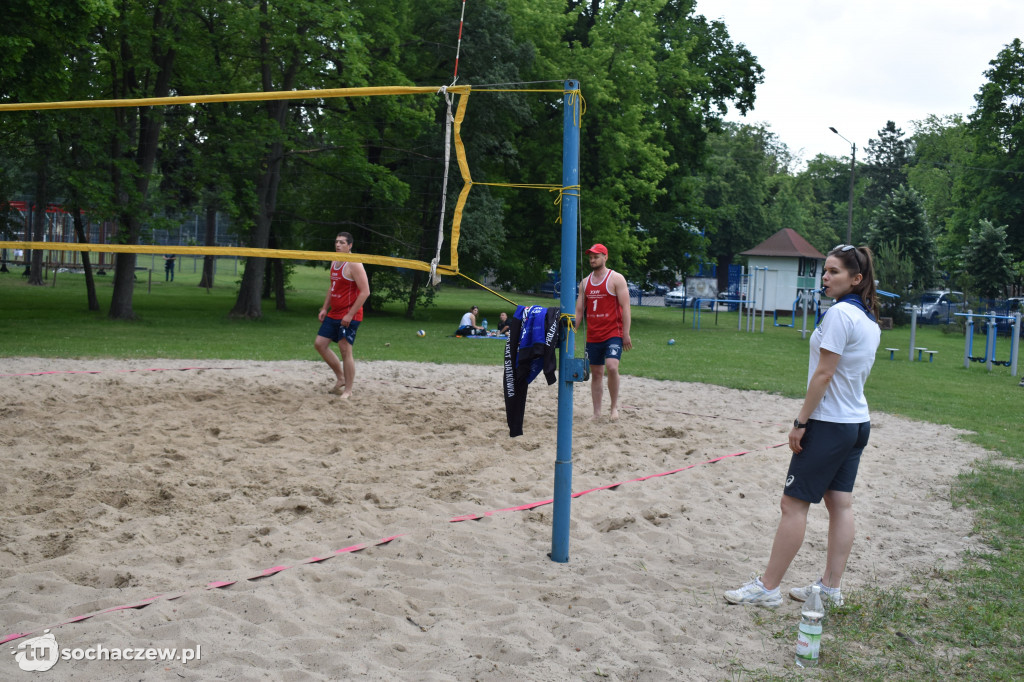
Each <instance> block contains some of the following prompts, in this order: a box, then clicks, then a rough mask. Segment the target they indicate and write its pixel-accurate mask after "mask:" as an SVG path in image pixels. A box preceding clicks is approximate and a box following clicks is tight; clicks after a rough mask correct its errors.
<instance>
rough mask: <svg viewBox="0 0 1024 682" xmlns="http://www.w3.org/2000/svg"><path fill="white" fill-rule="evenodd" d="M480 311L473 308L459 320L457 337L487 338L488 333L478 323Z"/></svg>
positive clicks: (456, 331)
mask: <svg viewBox="0 0 1024 682" xmlns="http://www.w3.org/2000/svg"><path fill="white" fill-rule="evenodd" d="M479 312H480V309H479V308H477V307H476V306H473V307H472V308H470V309H469V311H468V312H466V313H465V314H464V315H463V316H462V319H461V320H459V328H458V329H456V330H455V336H486V335H487V332H486V331H485V330H484V328H483V327H480V326H478V325H477V323H476V316H477V313H479Z"/></svg>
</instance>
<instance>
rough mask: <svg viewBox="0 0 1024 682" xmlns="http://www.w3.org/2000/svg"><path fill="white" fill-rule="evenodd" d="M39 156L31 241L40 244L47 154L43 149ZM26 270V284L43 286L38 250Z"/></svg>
mask: <svg viewBox="0 0 1024 682" xmlns="http://www.w3.org/2000/svg"><path fill="white" fill-rule="evenodd" d="M39 154H40V156H41V159H40V162H39V165H38V166H37V167H36V196H35V209H34V211H33V212H32V241H34V242H41V241H44V239H45V237H46V201H47V197H46V157H47V156H48V153H47V152H46V150H45V147H44V148H41V149H40V150H39ZM30 263H31V264H30V265H29V270H28V283H29V284H34V285H36V286H42V285H43V252H42V251H41V250H39V249H35V250H33V251H32V257H31V259H30Z"/></svg>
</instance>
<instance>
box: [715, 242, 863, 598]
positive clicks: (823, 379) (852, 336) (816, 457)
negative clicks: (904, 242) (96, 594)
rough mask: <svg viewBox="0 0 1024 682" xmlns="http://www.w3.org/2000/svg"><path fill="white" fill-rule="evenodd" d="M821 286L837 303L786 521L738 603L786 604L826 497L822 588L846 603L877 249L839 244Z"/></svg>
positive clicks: (811, 371) (819, 343) (805, 413)
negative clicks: (790, 572)
mask: <svg viewBox="0 0 1024 682" xmlns="http://www.w3.org/2000/svg"><path fill="white" fill-rule="evenodd" d="M822 283H823V284H824V285H825V286H824V287H823V292H824V293H825V295H826V296H829V297H830V298H832V299H834V300H835V303H833V304H832V307H830V308H829V309H828V311H827V312H826V314H825V316H824V317H823V318H822V319H821V321H820V322H819V324H818V325H817V327H816V328H815V330H814V333H813V334H812V335H811V343H810V362H809V368H808V379H807V396H806V397H805V398H804V403H803V406H802V407H801V408H800V413H799V414H798V415H797V418H796V420H795V421H794V422H793V429H792V430H791V431H790V432H789V447H790V449H791V450H792V451H793V456H792V458H791V460H790V464H789V471H788V472H787V474H786V485H785V488H784V490H783V494H782V504H781V506H782V519H781V520H780V521H779V527H778V529H777V530H776V531H775V541H774V543H773V544H772V552H771V555H770V557H769V559H768V566H767V568H766V569H765V571H764V574H763V575H761V576H759V577H756V578H754V579H753V580H752V581H750V582H749V583H747V584H746V585H743V586H742V587H740V588H738V589H736V590H729V591H727V592H725V599H726V601H728V602H730V603H732V604H752V605H757V606H779V605H780V604H782V594H781V592H780V590H779V586H780V584H781V583H782V579H783V577H784V576H785V574H786V570H787V569H788V568H789V564H790V563H791V562H792V561H793V558H794V557H795V556H796V553H797V551H799V549H800V546H801V545H802V544H803V541H804V531H805V529H806V527H807V511H808V509H809V508H810V506H811V505H812V504H817V503H819V502H821V500H822V498H824V500H825V508H826V509H827V510H828V550H827V554H826V557H825V570H824V572H823V573H822V575H821V577H820V578H819V579H818V581H817V583H816V584H819V585H821V597H822V600H824V601H825V602H827V603H832V604H835V605H841V604H842V603H843V596H842V593H841V592H840V582H841V580H842V577H843V572H844V571H845V570H846V561H847V559H848V558H849V556H850V549H851V548H852V547H853V537H854V520H853V507H852V502H853V484H854V481H855V480H856V478H857V467H858V466H859V464H860V455H861V452H863V450H864V446H865V445H867V443H868V436H869V435H870V433H871V422H870V415H869V413H868V404H867V401H866V400H865V399H864V382H865V381H867V378H868V374H870V372H871V366H872V365H873V364H874V362H875V351H876V350H877V349H878V342H879V340H880V338H881V332H880V330H879V327H878V323H877V321H876V319H877V314H876V313H877V294H876V290H875V270H874V264H873V262H872V255H871V250H870V249H869V248H867V247H866V246H860V247H855V246H852V245H850V244H841V245H839V246H837V247H836V248H834V249H832V250H831V251H829V253H828V257H827V258H826V259H825V268H824V272H823V274H822ZM812 587H813V584H812V585H810V586H806V587H803V586H802V587H794V588H793V589H791V590H790V591H789V594H790V596H791V597H792V598H794V599H796V600H798V601H804V600H805V599H807V597H808V596H810V593H811V588H812Z"/></svg>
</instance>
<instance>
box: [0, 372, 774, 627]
mask: <svg viewBox="0 0 1024 682" xmlns="http://www.w3.org/2000/svg"><path fill="white" fill-rule="evenodd" d="M201 369H220V370H229V369H242V368H241V367H154V368H149V369H119V370H59V371H46V372H25V373H21V374H0V377H14V376H42V375H46V374H101V373H104V372H123V373H124V372H186V371H191V370H201ZM415 388H419V387H415ZM683 414H690V413H688V412H684V413H683ZM694 416H699V415H694ZM783 445H787V443H778V444H776V445H769V446H767V447H764V448H761V449H762V450H772V449H774V448H779V447H782V446H783ZM751 452H754V451H753V450H743V451H741V452H734V453H732V454H728V455H722V456H721V457H715V458H713V459H709V460H705V461H703V462H697V463H695V464H688V465H687V466H684V467H679V468H678V469H672V470H670V471H662V472H660V473H657V474H649V475H647V476H641V477H639V478H632V479H629V480H627V481H620V482H619V483H610V484H608V485H603V486H599V487H597V488H591V489H589V490H582V491H580V492H576V493H572V497H573V498H577V497H582V496H583V495H588V494H590V493H594V492H597V491H599V490H613V489H615V488H618V487H619V486H620V485H624V484H626V483H640V482H643V481H647V480H649V479H652V478H660V477H662V476H670V475H672V474H677V473H679V472H680V471H686V470H687V469H693V468H694V467H698V466H703V465H705V464H715V463H717V462H721V461H722V460H725V459H730V458H733V457H741V456H742V455H746V454H749V453H751ZM552 502H554V499H547V500H540V501H537V502H529V503H527V504H521V505H516V506H514V507H506V508H504V509H495V510H492V511H487V512H484V513H483V514H464V515H462V516H456V517H454V518H451V519H449V520H448V522H449V523H458V522H460V521H476V520H479V519H482V518H485V517H488V516H493V515H495V514H500V513H502V512H510V511H528V510H530V509H536V508H537V507H543V506H545V505H549V504H551V503H552ZM403 535H404V534H401V533H400V534H398V535H392V536H389V537H386V538H382V539H380V540H378V541H377V542H375V543H372V546H377V547H379V546H381V545H386V544H388V543H390V542H391V541H393V540H396V539H397V538H400V537H402V536H403ZM370 546H371V545H368V544H365V543H360V544H356V545H350V546H348V547H343V548H341V549H336V550H334V551H333V552H332V553H331V554H329V555H327V556H323V557H320V556H312V557H309V558H307V559H304V560H302V561H300V562H298V564H297V565H305V564H314V563H320V562H323V561H326V560H327V559H330V558H331V557H334V556H337V555H339V554H346V553H355V552H360V551H362V550H364V549H366V548H367V547H370ZM289 568H293V566H273V567H271V568H265V569H263V570H262V571H260V572H259V573H257V574H256V575H254V576H250V577H248V578H243V580H247V581H252V580H260V579H262V578H267V577H270V576H273V575H277V574H278V573H280V572H282V571H286V570H288V569H289ZM238 582H240V581H238V580H215V581H211V582H209V583H207V584H206V588H205V589H207V590H213V589H223V588H225V587H230V586H231V585H235V584H237V583H238ZM186 594H188V593H187V592H178V593H174V594H167V595H164V594H158V595H156V596H155V597H149V598H147V599H143V600H141V601H138V602H135V603H133V604H123V605H121V606H112V607H110V608H107V609H102V610H100V611H95V612H93V613H89V614H85V615H81V616H75V617H74V618H71V619H69V620H66V621H63V622H61V623H58V624H57V625H52V626H49V628H40V629H43V630H45V629H52V628H54V627H60V626H62V625H69V624H71V623H78V622H81V621H84V620H88V619H90V618H93V617H95V616H99V615H102V614H104V613H112V612H114V611H124V610H128V609H142V608H145V607H147V606H149V605H150V604H152V603H154V602H156V601H159V600H164V601H172V600H174V599H178V598H179V597H183V596H184V595H186ZM40 629H37V630H33V631H29V632H15V633H11V634H8V635H6V636H4V638H3V639H0V644H6V643H7V642H13V641H15V640H18V639H21V638H23V637H28V636H29V635H31V634H34V633H35V632H38V631H39V630H40Z"/></svg>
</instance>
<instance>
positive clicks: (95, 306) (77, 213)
mask: <svg viewBox="0 0 1024 682" xmlns="http://www.w3.org/2000/svg"><path fill="white" fill-rule="evenodd" d="M71 196H72V200H71V215H72V219H73V220H74V223H75V236H76V237H78V243H79V244H88V243H89V235H87V234H86V233H85V226H84V225H82V210H81V207H80V205H79V201H78V197H77V193H76V192H74V191H72V193H71ZM82 268H84V269H85V295H86V298H87V299H88V301H89V310H96V311H98V310H99V309H100V301H99V299H98V298H96V280H95V279H94V278H93V276H92V264H91V263H90V259H89V252H88V251H83V252H82Z"/></svg>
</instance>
